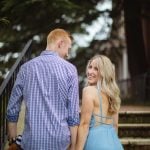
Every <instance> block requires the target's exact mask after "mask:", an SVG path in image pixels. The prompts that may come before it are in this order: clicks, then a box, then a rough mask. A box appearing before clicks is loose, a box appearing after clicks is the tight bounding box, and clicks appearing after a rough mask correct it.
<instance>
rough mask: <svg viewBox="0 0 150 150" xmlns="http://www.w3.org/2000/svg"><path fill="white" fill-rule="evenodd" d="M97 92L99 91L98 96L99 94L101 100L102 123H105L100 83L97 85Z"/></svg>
mask: <svg viewBox="0 0 150 150" xmlns="http://www.w3.org/2000/svg"><path fill="white" fill-rule="evenodd" d="M97 92H98V96H99V100H100V112H101V117H100V118H101V123H103V117H102V116H103V108H102V96H101V94H100V92H101V87H100V85H99V84H98V85H97Z"/></svg>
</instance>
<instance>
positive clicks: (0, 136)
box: [0, 40, 32, 150]
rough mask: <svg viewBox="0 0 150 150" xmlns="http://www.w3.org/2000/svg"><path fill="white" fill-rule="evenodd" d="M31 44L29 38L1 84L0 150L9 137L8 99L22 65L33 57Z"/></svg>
mask: <svg viewBox="0 0 150 150" xmlns="http://www.w3.org/2000/svg"><path fill="white" fill-rule="evenodd" d="M31 45H32V40H29V41H28V42H27V44H26V45H25V47H24V49H23V50H22V52H21V54H20V56H19V57H18V59H17V60H16V62H15V64H14V65H13V66H12V68H11V69H10V71H9V74H8V75H7V77H6V79H5V80H4V81H3V82H2V84H1V86H0V150H2V149H4V145H5V142H6V139H7V121H6V108H7V104H8V100H9V97H10V94H11V90H12V87H13V85H14V82H15V79H16V76H17V73H18V71H19V68H20V66H21V65H22V64H23V63H24V62H26V61H27V60H29V59H30V58H31Z"/></svg>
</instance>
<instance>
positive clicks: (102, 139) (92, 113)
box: [76, 55, 123, 150]
mask: <svg viewBox="0 0 150 150" xmlns="http://www.w3.org/2000/svg"><path fill="white" fill-rule="evenodd" d="M86 74H87V81H88V85H87V86H86V87H85V88H84V89H83V94H82V107H81V121H80V126H79V128H78V139H77V147H76V149H77V150H83V149H84V150H123V147H122V145H121V142H120V141H119V138H118V136H117V131H118V111H119V108H120V97H119V88H118V86H117V84H116V81H115V68H114V65H113V64H112V63H111V61H110V59H109V58H107V57H106V56H103V55H96V56H94V57H93V58H91V59H90V60H89V62H88V65H87V70H86ZM115 129H116V130H115Z"/></svg>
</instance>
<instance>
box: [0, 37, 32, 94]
mask: <svg viewBox="0 0 150 150" xmlns="http://www.w3.org/2000/svg"><path fill="white" fill-rule="evenodd" d="M31 43H32V40H29V41H28V42H27V44H26V45H25V47H24V49H23V50H22V53H21V54H20V56H19V57H18V59H17V60H16V62H15V64H14V65H13V66H12V68H11V69H10V71H9V74H8V75H7V77H6V79H5V80H4V81H3V82H2V84H1V86H0V95H1V94H2V92H3V90H4V88H5V87H6V85H7V83H8V82H9V80H10V78H11V76H12V74H13V73H14V71H15V69H16V68H17V66H18V64H19V63H20V61H21V60H22V58H23V57H24V55H25V53H26V51H27V50H28V49H29V47H30V46H31Z"/></svg>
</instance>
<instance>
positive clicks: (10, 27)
mask: <svg viewBox="0 0 150 150" xmlns="http://www.w3.org/2000/svg"><path fill="white" fill-rule="evenodd" d="M57 27H58V28H64V29H66V30H67V31H69V32H70V33H71V34H72V35H73V38H74V41H73V47H72V51H71V53H70V56H69V59H68V61H70V62H71V63H73V64H74V65H75V66H76V67H77V69H78V73H79V82H80V98H81V90H82V88H83V86H84V84H85V80H86V76H85V68H86V64H87V61H88V60H89V59H90V58H91V57H92V56H93V55H95V54H105V55H107V56H108V57H109V58H110V59H111V60H112V62H113V63H114V64H115V66H116V79H117V82H118V84H119V87H120V90H121V98H122V104H141V105H147V104H150V1H149V0H132V1H131V0H1V1H0V84H2V82H3V81H4V79H5V78H6V77H7V75H8V73H9V71H10V68H11V67H12V66H13V64H14V63H15V61H16V60H17V58H18V57H19V55H20V53H21V52H22V49H23V47H24V46H25V44H26V43H27V42H28V40H30V39H32V40H33V42H32V53H31V58H34V57H35V56H37V55H39V54H40V53H41V51H42V50H44V49H45V47H46V37H47V34H48V33H49V31H50V30H52V29H54V28H57Z"/></svg>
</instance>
